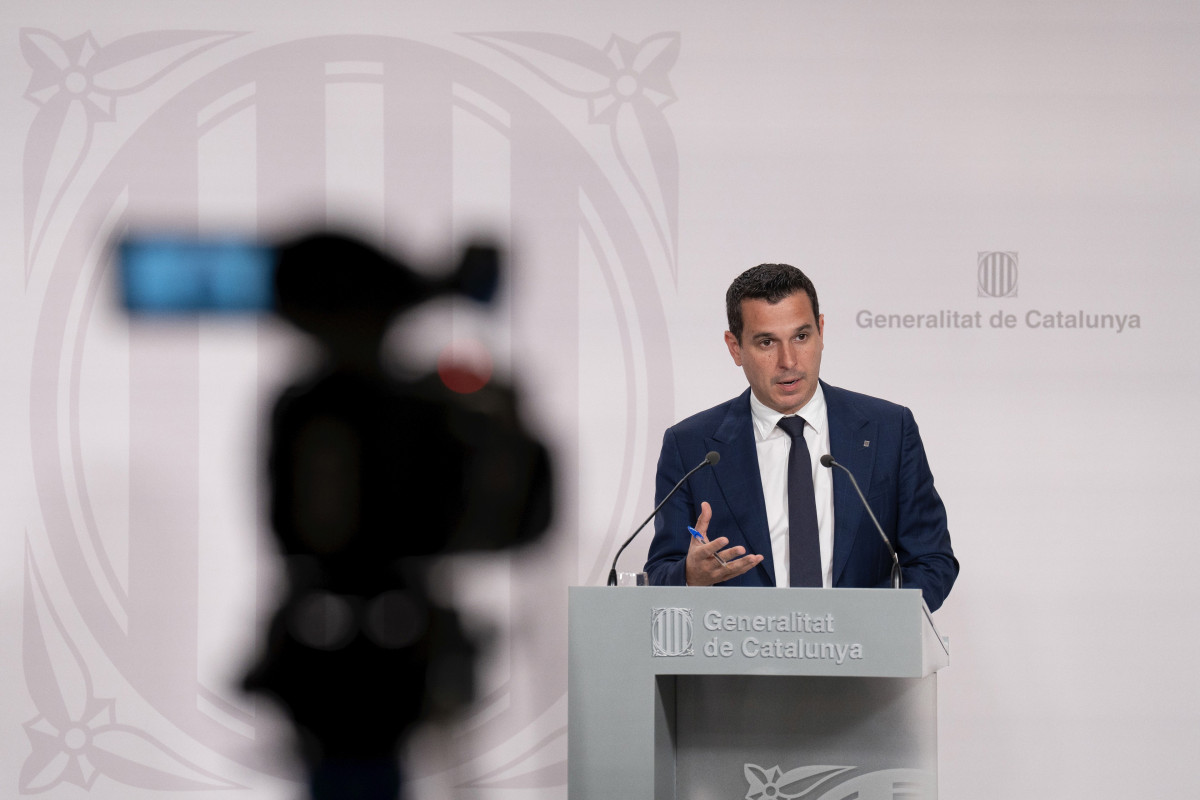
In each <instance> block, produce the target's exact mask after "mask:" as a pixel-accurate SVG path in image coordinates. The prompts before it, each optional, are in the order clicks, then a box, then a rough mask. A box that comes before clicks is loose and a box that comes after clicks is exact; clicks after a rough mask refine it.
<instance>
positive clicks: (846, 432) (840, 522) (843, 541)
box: [821, 382, 878, 586]
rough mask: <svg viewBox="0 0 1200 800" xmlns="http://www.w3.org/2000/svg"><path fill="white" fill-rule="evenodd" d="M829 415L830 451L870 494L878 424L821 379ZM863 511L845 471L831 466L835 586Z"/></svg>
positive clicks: (866, 493)
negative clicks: (874, 442) (872, 445)
mask: <svg viewBox="0 0 1200 800" xmlns="http://www.w3.org/2000/svg"><path fill="white" fill-rule="evenodd" d="M821 386H822V388H823V389H824V391H825V405H826V409H827V413H828V415H829V450H830V455H832V456H833V458H834V460H836V461H837V462H838V463H839V464H841V465H842V466H844V467H845V468H846V469H848V470H850V472H851V473H853V474H854V477H855V478H856V479H857V480H858V485H859V487H860V488H861V489H862V490H863V494H864V495H867V496H870V494H871V469H872V466H873V465H874V463H875V449H872V447H871V442H873V441H874V440H875V438H876V437H875V434H876V428H877V427H878V426H877V423H875V422H873V421H872V420H870V419H868V418H867V417H866V416H864V415H863V414H862V413H861V412H860V411H859V410H858V409H857V408H856V407H855V406H854V405H853V403H851V402H850V400H849V398H848V397H847V396H846V394H845V393H844V392H843V391H842V390H841V389H838V388H836V387H833V386H829V385H828V384H825V383H824V382H822V384H821ZM865 516H866V511H864V510H863V506H862V501H861V500H860V499H859V497H858V493H857V492H856V491H854V486H853V485H852V484H851V483H850V479H849V478H848V477H847V476H846V473H844V472H842V471H841V470H840V469H838V468H837V467H834V468H833V525H834V529H833V585H834V586H838V585H839V582H840V580H841V576H842V572H843V571H844V570H845V568H846V563H847V562H848V561H849V559H850V551H851V549H853V547H854V539H855V537H856V536H858V533H859V528H860V527H861V526H862V522H863V518H864V517H865Z"/></svg>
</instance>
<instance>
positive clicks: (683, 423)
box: [667, 389, 750, 437]
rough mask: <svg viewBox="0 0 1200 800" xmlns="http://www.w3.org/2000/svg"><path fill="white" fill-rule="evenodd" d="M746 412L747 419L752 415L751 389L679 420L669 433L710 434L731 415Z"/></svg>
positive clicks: (680, 434)
mask: <svg viewBox="0 0 1200 800" xmlns="http://www.w3.org/2000/svg"><path fill="white" fill-rule="evenodd" d="M742 414H744V415H745V416H746V418H747V419H749V417H750V390H749V389H747V390H746V391H744V392H742V393H741V394H739V395H738V396H737V397H734V398H731V399H729V400H726V401H725V402H724V403H718V404H717V405H715V406H713V407H712V408H706V409H704V410H703V411H699V412H697V413H695V414H692V415H691V416H690V417H685V418H684V419H681V420H680V421H679V422H677V423H675V424H674V425H672V426H671V427H670V428H668V429H667V432H668V433H669V434H674V435H676V436H683V437H687V436H693V435H709V434H711V432H712V431H714V430H716V429H717V428H719V427H720V426H721V425H722V424H723V423H724V422H725V421H726V420H727V419H729V417H730V416H731V415H734V416H740V415H742Z"/></svg>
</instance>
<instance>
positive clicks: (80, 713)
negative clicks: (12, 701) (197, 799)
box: [19, 552, 243, 794]
mask: <svg viewBox="0 0 1200 800" xmlns="http://www.w3.org/2000/svg"><path fill="white" fill-rule="evenodd" d="M23 628H24V641H23V647H22V652H23V661H24V667H25V673H26V674H27V675H46V674H54V675H56V677H57V680H54V681H30V682H28V686H29V690H30V694H31V695H32V698H33V701H34V704H35V705H36V706H37V710H38V712H39V714H38V716H36V717H34V718H33V719H31V720H29V721H28V722H26V723H25V732H26V735H27V736H28V737H29V743H30V744H31V745H32V748H33V749H32V752H31V753H30V754H29V756H28V758H26V760H25V763H24V764H23V766H22V768H21V774H20V778H19V787H20V792H21V793H22V794H35V793H40V792H44V791H46V790H48V789H51V788H53V787H55V786H58V785H59V784H62V783H73V784H75V785H77V786H81V787H83V788H84V789H90V788H91V787H92V785H93V784H94V783H95V782H96V779H97V778H98V777H99V776H100V775H104V776H106V777H107V778H109V779H111V780H113V781H116V782H118V783H122V784H124V785H126V786H135V787H138V788H142V789H158V790H172V789H175V790H181V789H240V788H243V787H240V786H238V785H237V784H235V783H232V782H230V781H227V780H225V779H223V778H221V777H219V776H217V775H213V774H212V773H209V772H207V771H205V770H203V769H201V768H200V767H198V766H196V765H195V764H192V763H190V762H188V761H187V760H186V759H184V758H183V757H181V756H180V755H178V754H177V753H175V752H173V751H172V750H171V749H170V748H168V747H167V746H166V745H164V744H163V743H162V742H160V741H159V740H158V739H156V738H155V737H153V736H151V735H149V734H148V733H146V732H145V731H142V730H139V729H138V728H136V727H134V726H131V725H122V724H119V723H118V722H117V714H116V701H115V700H114V699H113V698H104V697H98V696H97V695H96V693H95V686H94V682H93V679H92V675H91V673H90V672H89V670H88V666H87V663H86V662H85V660H84V658H83V655H82V653H81V652H80V649H79V647H78V646H77V645H76V644H75V642H74V641H72V639H71V637H70V636H69V635H68V633H67V631H66V628H65V626H64V624H63V622H62V619H61V618H60V617H59V615H58V613H57V611H56V610H55V609H54V607H53V606H52V605H51V602H50V598H49V596H48V594H47V592H46V591H45V587H44V585H43V583H42V579H41V575H40V574H39V572H38V569H37V566H36V564H34V561H33V557H32V556H31V555H29V554H28V552H27V555H26V559H25V622H24V625H23Z"/></svg>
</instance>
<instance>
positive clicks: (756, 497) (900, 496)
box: [646, 382, 958, 611]
mask: <svg viewBox="0 0 1200 800" xmlns="http://www.w3.org/2000/svg"><path fill="white" fill-rule="evenodd" d="M821 386H822V388H823V390H824V392H825V403H826V407H827V410H828V415H829V449H830V451H831V452H830V454H831V455H832V456H833V457H834V458H835V459H836V460H837V461H838V463H840V464H842V465H844V466H845V467H846V468H847V469H849V470H850V471H851V472H852V473H853V474H854V476H855V478H857V479H858V485H859V486H860V487H861V488H862V490H863V494H864V495H866V497H867V502H868V503H870V506H871V510H872V511H874V512H875V516H876V517H877V518H878V519H879V523H880V525H882V526H883V530H884V531H885V532H886V533H887V536H888V539H889V540H890V541H891V543H892V546H893V547H894V548H895V549H896V554H897V555H898V556H899V559H900V568H901V572H902V575H903V583H904V587H905V588H915V589H921V590H922V592H923V594H924V598H925V603H926V605H928V606H929V609H930V610H931V611H933V610H936V609H937V608H938V607H939V606H941V604H942V601H943V600H945V599H946V595H947V594H949V592H950V587H951V586H952V585H953V584H954V579H955V578H956V577H957V576H958V560H957V559H956V558H955V557H954V551H953V550H952V549H951V547H950V533H949V531H948V530H947V528H946V508H945V506H943V505H942V500H941V498H940V497H939V496H938V493H937V490H936V489H934V487H933V475H932V473H931V472H930V471H929V464H928V462H927V461H926V458H925V447H924V446H923V445H922V444H921V435H920V433H919V432H918V431H917V423H916V421H915V420H914V419H913V415H912V412H910V411H909V410H908V409H907V408H905V407H903V406H899V405H896V404H895V403H889V402H887V401H886V400H880V399H878V398H874V397H868V396H867V395H864V394H858V393H857V392H849V391H846V390H845V389H838V388H836V387H833V386H829V385H828V384H826V383H824V382H822V383H821ZM710 450H716V451H717V452H718V453H720V454H721V460H720V462H719V463H718V464H717V465H716V466H712V467H705V468H704V469H702V470H700V471H699V472H697V473H696V474H695V475H693V476H692V477H691V478H690V479H689V481H688V483H687V484H685V485H684V486H682V487H681V488H680V490H679V491H678V492H677V493H676V494H675V496H674V497H672V498H671V500H670V501H669V502H668V503H667V504H666V505H665V506H664V507H663V508H662V510H661V511H660V512H659V514H658V516H657V517H656V518H655V532H654V541H653V542H651V544H650V552H649V555H648V560H647V562H646V572H648V573H649V577H650V583H652V584H655V585H667V586H682V585H683V584H684V559H685V558H686V556H687V551H688V543H689V540H690V538H691V537H690V535H689V534H688V530H687V526H688V525H694V524H695V521H696V518H697V517H699V516H700V502H701V501H708V503H709V505H710V506H712V512H713V513H712V521H711V522H710V523H709V528H708V536H709V538H710V539H715V538H717V537H718V536H725V537H728V539H729V543H730V546H735V545H742V546H743V547H745V548H746V551H747V552H748V553H758V554H761V555H762V556H763V561H762V563H761V564H759V565H758V566H756V567H755V568H754V569H752V570H750V571H749V572H747V573H745V574H743V575H739V576H738V577H736V578H733V579H731V580H729V581H726V582H725V583H723V584H721V585H722V586H774V585H775V566H774V558H773V557H772V554H771V538H770V533H769V530H768V528H767V510H766V503H765V501H764V500H763V491H762V483H761V480H760V478H759V473H758V454H757V449H756V446H755V440H754V428H753V422H752V420H751V415H750V390H749V389H747V390H746V391H745V392H743V393H742V394H741V395H740V396H739V397H737V398H735V399H733V400H730V401H728V402H726V403H722V404H721V405H719V406H715V407H713V408H710V409H708V410H707V411H702V412H700V413H699V414H696V415H695V416H692V417H689V418H687V419H685V420H684V421H682V422H680V423H679V424H677V425H674V426H672V427H671V428H668V429H667V432H666V433H665V434H664V436H663V446H662V454H661V455H660V456H659V460H658V477H657V484H656V487H655V502H656V503H657V502H661V501H662V498H663V497H665V496H666V494H667V492H669V491H670V490H671V488H672V487H673V486H675V484H676V483H677V482H678V481H679V479H680V478H682V477H683V476H684V475H685V474H686V473H687V471H688V470H690V469H691V468H692V467H694V466H696V465H697V464H699V463H700V462H701V461H703V460H704V456H705V454H706V453H708V451H710ZM821 455H824V454H823V453H817V454H814V458H816V457H819V456H821ZM833 523H834V532H833V585H834V586H852V587H888V586H890V585H891V581H890V575H891V563H892V560H891V556H889V555H888V552H887V548H885V547H884V546H883V542H882V540H881V539H880V538H879V532H878V531H876V530H875V526H874V525H873V524H872V523H871V518H870V516H869V515H868V514H867V513H866V511H865V510H864V509H863V507H862V501H861V500H859V498H858V494H857V493H856V492H855V491H854V487H853V486H852V485H851V483H850V479H849V478H848V477H846V475H845V474H844V473H843V472H841V470H838V469H836V468H834V473H833Z"/></svg>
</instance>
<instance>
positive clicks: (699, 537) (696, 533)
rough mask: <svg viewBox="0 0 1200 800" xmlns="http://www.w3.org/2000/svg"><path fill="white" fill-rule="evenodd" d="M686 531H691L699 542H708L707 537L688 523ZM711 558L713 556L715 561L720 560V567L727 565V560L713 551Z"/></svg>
mask: <svg viewBox="0 0 1200 800" xmlns="http://www.w3.org/2000/svg"><path fill="white" fill-rule="evenodd" d="M688 532H689V533H691V534H692V538H693V539H695V540H696V541H697V542H699V543H700V544H708V539H706V538H705V536H704V534H703V533H701V532H700V531H698V530H696V529H695V528H693V527H692V526H691V525H688ZM713 558H715V559H716V560H717V561H720V562H721V566H722V567H728V566H729V562H727V561H726V560H725V559H723V558H721V557H720V556H719V555H717V554H716V553H713Z"/></svg>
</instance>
